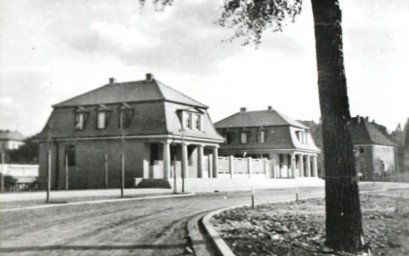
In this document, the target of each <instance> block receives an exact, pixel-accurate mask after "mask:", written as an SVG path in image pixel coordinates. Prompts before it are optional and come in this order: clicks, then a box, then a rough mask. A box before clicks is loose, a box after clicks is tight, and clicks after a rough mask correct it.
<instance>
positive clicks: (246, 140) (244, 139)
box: [240, 132, 249, 144]
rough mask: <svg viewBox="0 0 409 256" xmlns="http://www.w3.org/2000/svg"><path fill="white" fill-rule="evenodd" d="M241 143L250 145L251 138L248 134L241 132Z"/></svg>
mask: <svg viewBox="0 0 409 256" xmlns="http://www.w3.org/2000/svg"><path fill="white" fill-rule="evenodd" d="M240 143H241V144H247V143H249V136H248V134H247V132H241V133H240Z"/></svg>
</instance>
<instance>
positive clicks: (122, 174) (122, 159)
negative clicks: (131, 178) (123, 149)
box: [121, 153, 125, 198]
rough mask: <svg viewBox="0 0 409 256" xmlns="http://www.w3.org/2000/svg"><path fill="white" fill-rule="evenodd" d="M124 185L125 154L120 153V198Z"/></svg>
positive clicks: (122, 194) (122, 195)
mask: <svg viewBox="0 0 409 256" xmlns="http://www.w3.org/2000/svg"><path fill="white" fill-rule="evenodd" d="M124 186H125V155H124V153H122V154H121V198H123V197H124Z"/></svg>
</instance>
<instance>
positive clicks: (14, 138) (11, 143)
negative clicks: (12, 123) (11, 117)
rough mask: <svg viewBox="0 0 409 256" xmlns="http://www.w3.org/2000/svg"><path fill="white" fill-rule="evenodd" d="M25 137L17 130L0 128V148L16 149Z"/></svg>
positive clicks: (2, 149)
mask: <svg viewBox="0 0 409 256" xmlns="http://www.w3.org/2000/svg"><path fill="white" fill-rule="evenodd" d="M24 140H25V137H24V135H23V134H21V133H19V132H18V131H10V130H0V150H1V151H2V152H3V151H4V150H13V149H18V148H19V147H20V146H21V145H23V144H24Z"/></svg>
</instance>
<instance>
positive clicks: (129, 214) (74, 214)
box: [0, 188, 324, 256]
mask: <svg viewBox="0 0 409 256" xmlns="http://www.w3.org/2000/svg"><path fill="white" fill-rule="evenodd" d="M323 193H324V192H323V188H302V189H300V197H301V198H305V197H312V196H322V195H323ZM294 198H295V195H294V189H280V190H258V191H256V203H261V202H266V201H280V200H291V199H294ZM248 203H250V195H249V192H229V193H226V192H224V193H212V194H201V195H197V196H194V197H186V198H171V199H169V198H167V199H155V200H142V201H123V202H121V201H118V202H113V203H103V204H88V205H72V206H69V205H62V206H59V207H52V208H44V209H34V210H22V211H15V212H3V213H0V214H1V215H0V255H121V256H122V255H155V256H156V255H183V252H184V248H185V247H186V246H188V241H187V239H186V236H187V231H186V223H187V221H189V219H191V218H192V217H193V216H195V215H197V214H198V213H201V212H204V211H208V210H212V209H216V208H221V207H228V206H233V205H238V204H248Z"/></svg>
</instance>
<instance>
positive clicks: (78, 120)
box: [75, 112, 85, 131]
mask: <svg viewBox="0 0 409 256" xmlns="http://www.w3.org/2000/svg"><path fill="white" fill-rule="evenodd" d="M84 127H85V113H83V112H80V113H76V114H75V130H77V131H81V130H84Z"/></svg>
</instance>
